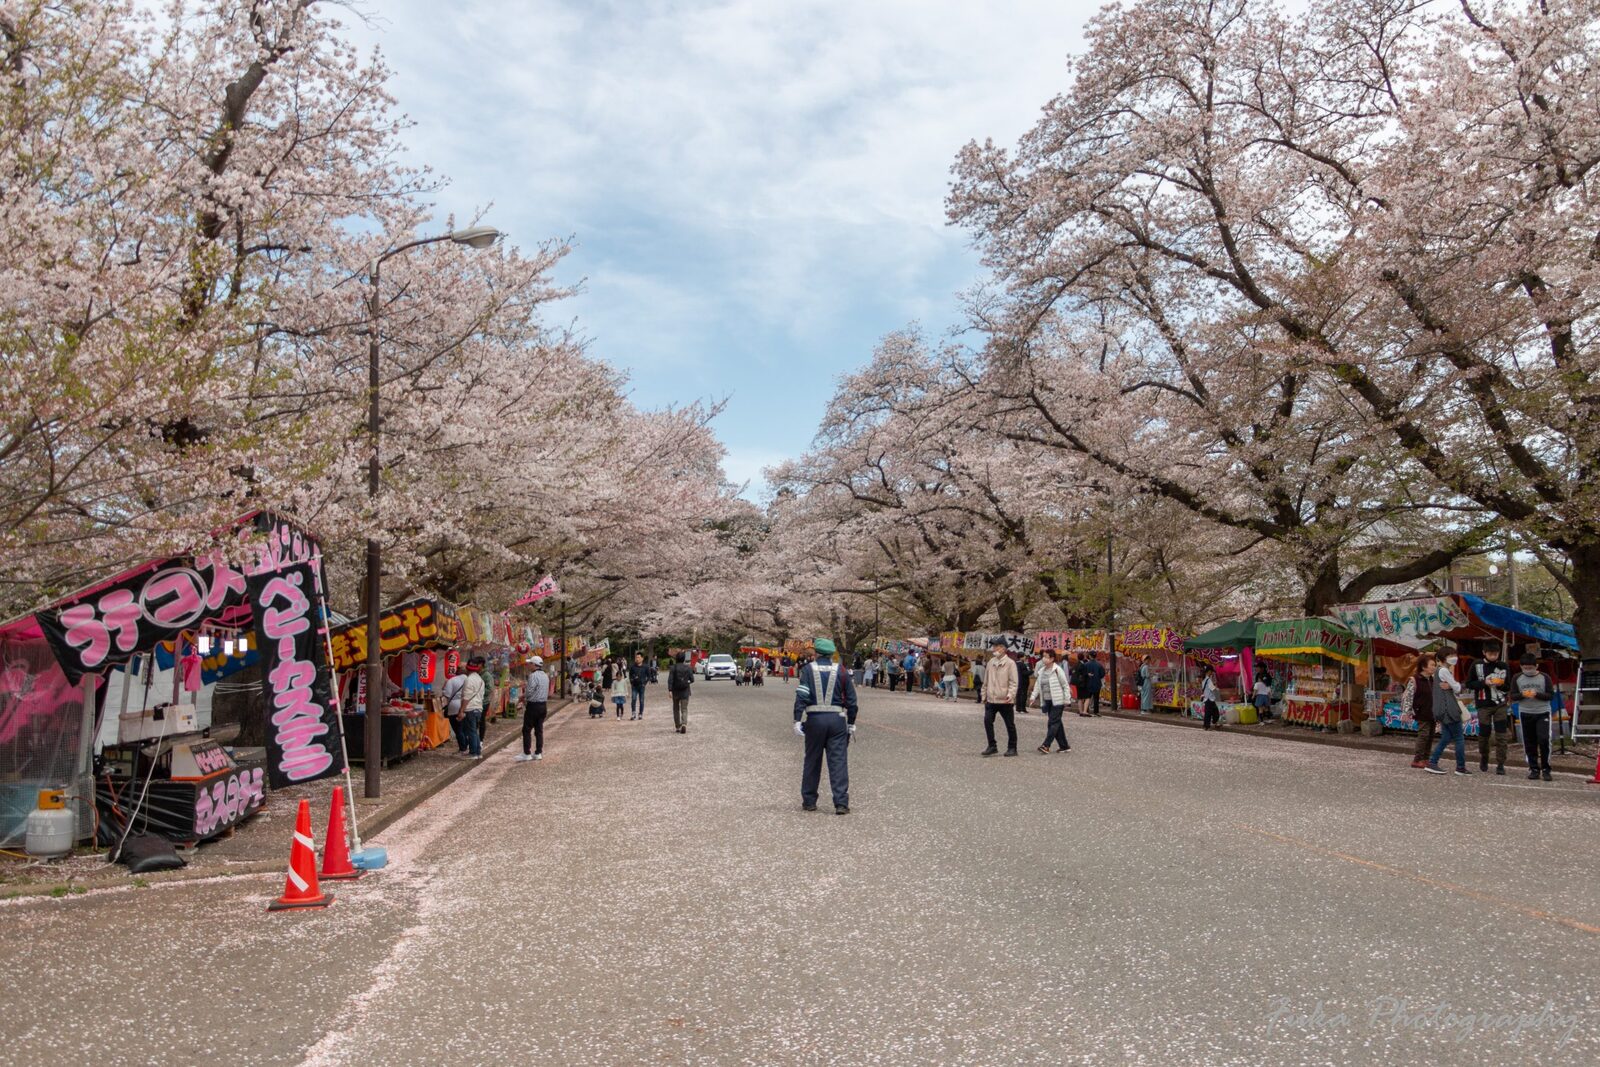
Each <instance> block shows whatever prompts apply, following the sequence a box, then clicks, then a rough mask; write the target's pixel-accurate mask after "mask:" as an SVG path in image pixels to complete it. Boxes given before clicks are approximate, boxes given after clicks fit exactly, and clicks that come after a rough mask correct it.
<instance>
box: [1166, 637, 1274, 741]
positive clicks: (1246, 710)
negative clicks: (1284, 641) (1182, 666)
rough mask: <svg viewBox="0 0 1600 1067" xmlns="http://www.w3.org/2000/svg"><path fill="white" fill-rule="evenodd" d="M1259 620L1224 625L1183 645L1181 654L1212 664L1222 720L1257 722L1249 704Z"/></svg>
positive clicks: (1244, 722) (1246, 723) (1247, 723)
mask: <svg viewBox="0 0 1600 1067" xmlns="http://www.w3.org/2000/svg"><path fill="white" fill-rule="evenodd" d="M1260 625H1261V620H1260V619H1242V620H1239V621H1237V622H1225V623H1223V624H1222V625H1221V626H1216V627H1213V628H1212V629H1210V630H1207V631H1206V632H1205V633H1203V634H1197V635H1196V636H1194V637H1191V638H1189V639H1188V640H1186V641H1184V643H1183V650H1184V653H1185V654H1186V655H1188V656H1190V657H1192V658H1194V659H1198V660H1201V661H1203V662H1206V663H1209V664H1211V665H1212V666H1213V667H1214V668H1216V671H1217V688H1218V689H1219V690H1220V691H1221V693H1222V701H1221V705H1220V706H1221V710H1222V721H1224V722H1228V723H1242V724H1244V725H1247V726H1248V725H1250V724H1252V723H1254V722H1255V721H1256V708H1255V705H1254V704H1253V703H1252V702H1251V699H1250V698H1251V692H1252V687H1253V685H1254V678H1255V645H1256V628H1257V627H1258V626H1260Z"/></svg>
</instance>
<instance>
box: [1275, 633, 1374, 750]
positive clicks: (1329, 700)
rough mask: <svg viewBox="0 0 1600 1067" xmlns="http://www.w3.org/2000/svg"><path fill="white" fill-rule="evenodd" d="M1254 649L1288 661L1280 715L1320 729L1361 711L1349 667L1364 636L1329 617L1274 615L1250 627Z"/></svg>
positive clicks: (1363, 652)
mask: <svg viewBox="0 0 1600 1067" xmlns="http://www.w3.org/2000/svg"><path fill="white" fill-rule="evenodd" d="M1256 655H1257V656H1258V657H1260V658H1261V659H1272V660H1278V661H1281V662H1283V663H1286V664H1287V665H1288V669H1289V684H1288V687H1287V689H1286V690H1285V691H1284V694H1283V701H1284V712H1283V721H1284V722H1285V723H1288V724H1291V725H1297V726H1313V727H1316V728H1318V729H1321V730H1333V729H1338V728H1339V723H1341V722H1344V721H1347V720H1348V721H1353V722H1359V721H1360V720H1361V718H1362V717H1363V711H1362V707H1361V701H1360V699H1359V697H1358V695H1357V681H1356V677H1355V672H1354V668H1355V667H1357V666H1364V664H1365V661H1366V658H1367V648H1366V642H1365V641H1363V640H1362V639H1361V638H1359V637H1357V636H1356V635H1355V634H1353V633H1351V632H1350V631H1349V630H1348V629H1346V628H1345V627H1344V626H1343V625H1341V624H1340V623H1337V622H1334V621H1333V620H1332V619H1322V618H1312V619H1280V620H1276V621H1273V622H1263V623H1261V624H1260V625H1259V626H1258V627H1257V628H1256Z"/></svg>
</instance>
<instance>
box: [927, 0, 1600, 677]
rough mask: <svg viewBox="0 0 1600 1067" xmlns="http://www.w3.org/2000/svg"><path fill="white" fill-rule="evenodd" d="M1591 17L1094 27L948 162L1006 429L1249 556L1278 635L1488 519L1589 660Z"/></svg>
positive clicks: (1416, 571)
mask: <svg viewBox="0 0 1600 1067" xmlns="http://www.w3.org/2000/svg"><path fill="white" fill-rule="evenodd" d="M1593 20H1594V12H1593V11H1592V9H1591V8H1590V7H1588V6H1586V5H1548V6H1547V5H1543V4H1534V3H1520V2H1507V3H1498V4H1486V5H1479V4H1475V3H1470V2H1469V3H1459V4H1455V5H1447V4H1431V5H1430V4H1411V3H1390V2H1385V0H1368V2H1360V3H1326V4H1317V5H1313V6H1312V8H1311V9H1310V10H1309V11H1308V12H1307V13H1306V14H1305V15H1303V16H1300V17H1296V18H1290V17H1288V16H1285V15H1283V14H1281V13H1280V12H1278V11H1277V10H1276V9H1275V8H1273V7H1271V6H1270V5H1266V4H1260V3H1251V2H1248V0H1228V2H1221V3H1217V2H1209V3H1208V2H1199V0H1148V2H1143V3H1138V4H1134V5H1131V6H1129V7H1127V8H1113V9H1108V11H1107V12H1106V13H1104V14H1103V15H1102V16H1100V17H1099V18H1098V19H1097V20H1096V21H1095V22H1094V23H1093V24H1092V25H1091V27H1090V31H1089V49H1088V52H1087V54H1086V55H1085V56H1084V57H1083V58H1082V59H1081V60H1080V61H1078V62H1077V63H1075V64H1074V66H1073V70H1072V71H1071V74H1072V84H1071V88H1070V89H1069V90H1068V91H1067V92H1066V93H1064V94H1063V95H1062V96H1060V97H1058V98H1057V99H1056V100H1054V101H1052V102H1051V103H1050V104H1049V105H1048V106H1047V108H1046V109H1045V114H1044V116H1043V118H1042V119H1041V120H1040V122H1039V123H1038V125H1036V126H1035V128H1034V129H1033V130H1032V131H1031V132H1030V133H1029V134H1028V135H1027V136H1026V137H1025V138H1024V139H1023V141H1022V142H1021V144H1020V145H1019V146H1018V149H1017V151H1016V153H1015V155H1012V154H1011V153H1008V152H1006V151H1004V150H1001V149H999V148H997V147H996V146H994V145H993V144H984V145H977V144H973V145H970V146H968V148H967V149H966V150H965V151H964V152H963V153H962V155H961V157H960V159H959V161H958V163H957V168H956V170H957V180H956V184H955V187H954V189H953V191H952V195H951V199H950V213H951V217H952V219H954V220H956V221H958V222H960V223H962V224H964V225H966V226H968V227H970V228H971V229H972V231H973V233H974V235H975V237H976V239H977V241H978V243H979V245H980V247H981V248H982V249H983V251H984V254H985V257H986V260H987V262H988V263H989V265H990V266H991V267H992V268H993V270H994V272H995V280H996V284H995V286H994V287H993V289H992V290H991V291H990V292H989V293H988V294H986V297H985V298H984V299H983V300H981V301H980V302H979V303H978V305H977V307H976V309H975V310H976V313H977V314H978V316H979V317H980V319H981V321H983V322H984V323H985V325H986V326H987V327H988V328H989V329H990V330H991V331H992V334H993V337H994V343H993V345H992V346H991V349H990V358H991V368H990V369H991V370H992V371H998V376H999V377H1001V378H1002V379H1004V378H1007V377H1009V378H1010V379H1012V381H1011V388H1008V389H1001V390H999V391H998V392H997V395H1000V396H1002V397H1005V398H1006V399H1007V400H1009V401H1010V402H1011V403H1012V405H1013V406H1012V407H1011V409H1010V411H1011V413H1012V414H1014V415H1015V416H1016V417H1017V418H1018V419H1019V427H1018V428H1017V429H1014V430H1012V431H1010V432H1012V433H1014V434H1019V435H1021V436H1023V437H1025V438H1026V439H1028V440H1031V441H1035V442H1038V443H1040V444H1043V445H1047V446H1049V447H1057V448H1062V449H1064V450H1067V451H1071V452H1073V453H1074V454H1077V455H1085V456H1090V457H1092V458H1094V459H1095V460H1096V461H1097V462H1099V463H1102V464H1103V465H1105V466H1107V467H1108V468H1110V469H1116V470H1118V471H1119V473H1121V474H1123V475H1124V476H1125V477H1128V478H1130V479H1133V480H1135V481H1138V482H1139V483H1140V484H1141V485H1143V486H1144V487H1145V488H1146V489H1147V490H1149V491H1152V492H1157V493H1160V494H1161V495H1163V496H1165V497H1166V498H1167V499H1170V500H1174V501H1177V502H1179V503H1182V504H1184V505H1185V506H1186V507H1188V508H1190V510H1192V511H1194V512H1195V513H1196V514H1197V515H1202V516H1205V517H1208V518H1210V519H1212V520H1213V521H1216V522H1220V523H1223V524H1225V525H1229V526H1233V527H1235V528H1237V529H1240V530H1244V531H1250V532H1252V533H1255V534H1257V535H1259V536H1262V537H1266V538H1269V539H1272V540H1274V541H1276V542H1278V543H1279V544H1282V545H1283V546H1285V547H1286V548H1287V549H1288V550H1289V558H1290V560H1291V561H1292V563H1293V565H1294V566H1295V567H1296V569H1297V570H1298V571H1300V573H1301V574H1302V575H1303V576H1304V578H1305V581H1306V589H1307V596H1306V607H1307V609H1308V610H1320V609H1323V608H1325V607H1327V606H1328V605H1329V604H1331V603H1333V602H1334V601H1336V600H1341V599H1355V598H1358V597H1359V596H1360V595H1362V594H1364V593H1365V592H1366V591H1367V590H1369V589H1371V588H1373V587H1374V586H1375V585H1378V584H1381V583H1384V582H1400V581H1407V580H1410V579H1413V578H1416V577H1420V576H1422V575H1424V574H1426V573H1429V572H1430V571H1432V570H1435V569H1437V568H1439V567H1440V566H1442V565H1443V564H1444V563H1445V562H1447V561H1448V560H1449V559H1450V558H1453V557H1454V556H1456V555H1458V554H1459V553H1461V552H1463V551H1467V550H1470V549H1472V548H1473V547H1474V545H1475V544H1477V543H1478V542H1479V540H1480V539H1481V538H1482V537H1483V535H1484V534H1485V532H1486V523H1484V522H1483V521H1482V520H1480V519H1478V518H1476V517H1474V515H1473V512H1474V510H1478V511H1487V512H1490V513H1493V514H1494V515H1497V516H1499V517H1501V518H1504V519H1509V520H1512V521H1514V522H1516V523H1518V524H1520V525H1521V526H1522V527H1523V528H1524V529H1526V530H1527V531H1528V532H1529V533H1530V535H1532V536H1533V537H1535V538H1537V539H1538V540H1539V542H1540V543H1541V544H1544V545H1548V546H1550V548H1551V549H1552V550H1554V551H1556V552H1559V553H1561V554H1563V555H1564V557H1565V558H1566V560H1567V561H1568V562H1569V563H1570V566H1571V574H1570V577H1569V579H1568V580H1569V582H1570V583H1571V586H1572V588H1574V590H1575V591H1578V590H1587V591H1586V592H1584V593H1583V595H1582V596H1577V597H1576V599H1577V600H1578V602H1579V610H1578V619H1579V625H1580V627H1581V628H1582V632H1583V635H1584V638H1583V639H1584V641H1585V644H1586V645H1590V646H1592V645H1593V644H1594V641H1595V638H1596V637H1600V614H1597V613H1600V569H1596V565H1597V564H1600V557H1595V556H1593V555H1592V553H1593V552H1594V548H1595V546H1597V545H1600V540H1597V533H1600V530H1597V528H1596V522H1597V521H1600V509H1596V508H1595V507H1594V505H1593V503H1592V493H1593V488H1592V483H1593V478H1592V477H1590V476H1588V474H1586V473H1585V472H1586V471H1591V470H1592V463H1593V456H1594V438H1593V436H1592V431H1591V429H1590V427H1591V426H1592V424H1593V420H1586V419H1583V418H1581V417H1580V413H1581V412H1582V411H1583V410H1584V409H1585V405H1587V404H1591V403H1592V402H1593V400H1592V395H1591V394H1592V392H1593V386H1592V385H1591V384H1590V379H1591V377H1592V373H1593V367H1592V360H1593V353H1592V349H1591V348H1590V346H1588V345H1587V344H1586V338H1587V329H1586V326H1587V323H1588V321H1589V318H1590V317H1591V309H1590V305H1589V304H1588V295H1587V294H1588V286H1587V281H1588V278H1589V273H1590V271H1591V270H1592V269H1593V268H1592V262H1593V259H1592V255H1591V248H1592V244H1593V234H1594V232H1595V226H1594V221H1595V220H1594V219H1593V217H1592V212H1593V209H1592V207H1591V206H1589V201H1590V199H1591V198H1590V197H1589V196H1588V195H1587V186H1586V179H1587V175H1588V170H1589V168H1590V166H1591V165H1592V163H1591V161H1592V160H1593V159H1595V158H1600V157H1597V156H1596V152H1595V144H1596V140H1595V136H1594V132H1595V131H1594V127H1593V123H1592V122H1591V121H1590V118H1589V116H1592V115H1593V114H1594V108H1593V106H1592V105H1593V100H1594V92H1593V86H1594V81H1593V79H1594V76H1595V75H1594V71H1593V64H1592V62H1590V60H1589V58H1588V51H1587V49H1588V42H1590V41H1592V39H1593V33H1594V28H1595V27H1594V21H1593ZM1063 372H1065V373H1066V377H1063ZM995 376H996V375H995V374H993V373H991V375H990V377H991V378H993V377H995ZM1068 383H1070V384H1068ZM1157 442H1160V444H1159V445H1158V444H1157ZM1163 450H1166V455H1165V456H1164V457H1163V456H1162V455H1161V452H1162V451H1163ZM1163 459H1164V460H1165V462H1163Z"/></svg>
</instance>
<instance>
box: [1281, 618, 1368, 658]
mask: <svg viewBox="0 0 1600 1067" xmlns="http://www.w3.org/2000/svg"><path fill="white" fill-rule="evenodd" d="M1365 652H1366V650H1365V649H1364V648H1363V647H1362V642H1361V639H1360V638H1358V637H1356V635H1355V634H1353V633H1351V632H1350V631H1349V630H1347V629H1345V628H1344V627H1343V626H1341V625H1340V624H1338V623H1336V622H1334V621H1333V620H1332V619H1281V620H1278V621H1275V622H1264V623H1261V624H1260V625H1259V626H1258V627H1256V655H1258V656H1264V657H1267V658H1269V659H1286V660H1292V661H1294V662H1298V663H1308V662H1313V661H1315V660H1317V659H1320V658H1327V659H1333V660H1338V661H1339V662H1341V663H1352V664H1358V663H1360V662H1361V661H1362V660H1363V659H1364V658H1365Z"/></svg>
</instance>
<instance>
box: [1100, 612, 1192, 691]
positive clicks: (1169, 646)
mask: <svg viewBox="0 0 1600 1067" xmlns="http://www.w3.org/2000/svg"><path fill="white" fill-rule="evenodd" d="M1117 655H1118V656H1119V657H1121V656H1126V657H1128V662H1127V665H1126V667H1125V669H1124V672H1123V673H1124V675H1125V677H1124V678H1123V680H1122V683H1121V684H1122V685H1123V686H1124V690H1123V691H1124V692H1133V693H1137V692H1138V691H1139V687H1138V686H1136V685H1134V684H1133V682H1132V678H1133V675H1134V672H1136V671H1137V670H1138V669H1139V659H1140V658H1141V657H1143V656H1149V657H1150V680H1151V689H1152V701H1151V702H1152V704H1153V705H1154V706H1155V707H1158V708H1167V709H1169V710H1174V711H1186V710H1187V709H1188V708H1189V707H1190V705H1192V704H1193V703H1194V702H1195V701H1196V700H1199V699H1200V677H1199V672H1198V671H1195V670H1192V669H1191V666H1192V664H1191V662H1190V659H1189V657H1188V656H1187V655H1185V654H1184V650H1183V635H1182V634H1180V633H1178V631H1176V630H1171V629H1168V628H1167V627H1165V626H1135V627H1132V628H1130V629H1127V630H1124V631H1122V633H1120V634H1118V635H1117ZM1119 666H1121V664H1120V661H1119Z"/></svg>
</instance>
